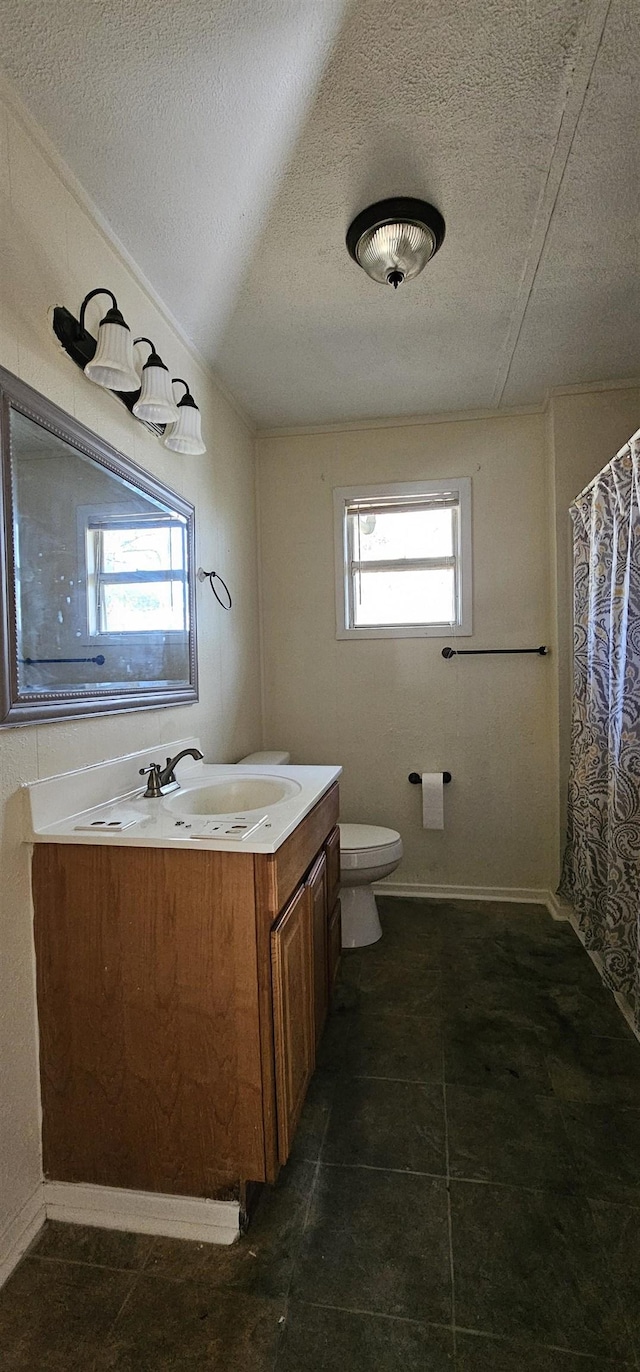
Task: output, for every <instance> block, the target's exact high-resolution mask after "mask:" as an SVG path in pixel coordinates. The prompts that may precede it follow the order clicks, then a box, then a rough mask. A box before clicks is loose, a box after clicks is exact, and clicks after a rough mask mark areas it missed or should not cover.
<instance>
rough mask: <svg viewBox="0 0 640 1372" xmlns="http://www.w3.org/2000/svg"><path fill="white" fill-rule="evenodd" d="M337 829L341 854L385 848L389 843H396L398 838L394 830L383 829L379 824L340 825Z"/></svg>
mask: <svg viewBox="0 0 640 1372" xmlns="http://www.w3.org/2000/svg"><path fill="white" fill-rule="evenodd" d="M338 827H339V829H340V848H341V851H342V852H354V851H356V850H357V851H360V852H361V851H362V850H363V849H366V848H386V847H388V845H389V844H390V843H397V842H398V839H399V838H400V835H399V834H398V833H396V830H395V829H383V828H382V826H381V825H379V824H340V825H339V826H338Z"/></svg>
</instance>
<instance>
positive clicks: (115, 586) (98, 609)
mask: <svg viewBox="0 0 640 1372" xmlns="http://www.w3.org/2000/svg"><path fill="white" fill-rule="evenodd" d="M185 532H186V530H185V524H184V523H183V521H182V520H180V519H175V518H170V517H167V518H163V517H162V516H159V515H150V516H149V515H146V516H145V515H140V516H136V515H133V516H132V515H130V514H129V515H124V516H112V517H109V518H105V519H101V518H100V517H99V516H90V517H89V519H88V520H87V525H86V551H87V601H88V604H87V609H88V619H89V633H90V634H91V635H92V636H93V637H100V636H101V635H104V634H123V633H124V634H148V633H158V632H163V633H185V632H186V630H187V629H188V627H189V624H188V608H187V606H188V602H187V576H186V542H185Z"/></svg>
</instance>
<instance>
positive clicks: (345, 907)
mask: <svg viewBox="0 0 640 1372" xmlns="http://www.w3.org/2000/svg"><path fill="white" fill-rule="evenodd" d="M401 857H402V839H401V838H400V835H399V834H398V833H396V831H395V829H382V828H381V827H380V826H379V825H377V824H341V825H340V885H341V891H340V902H341V905H342V947H343V948H364V947H365V945H366V944H368V943H377V941H378V939H379V938H381V936H382V928H381V925H380V918H379V915H378V907H377V905H376V898H375V896H374V894H373V891H372V889H371V884H372V882H374V881H381V880H382V878H383V877H388V876H389V875H390V874H391V872H395V870H396V867H397V866H398V863H399V861H400V858H401Z"/></svg>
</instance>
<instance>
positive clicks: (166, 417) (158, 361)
mask: <svg viewBox="0 0 640 1372" xmlns="http://www.w3.org/2000/svg"><path fill="white" fill-rule="evenodd" d="M133 342H134V347H135V346H136V344H137V343H148V344H149V347H150V348H151V352H150V353H149V356H148V358H147V360H146V362H145V364H144V366H143V368H142V390H141V391H140V395H139V396H138V399H137V400H136V402H135V404H134V407H133V413H134V415H135V417H136V419H146V420H147V421H148V423H150V424H175V422H176V420H177V418H178V406H177V405H176V402H175V400H174V398H173V391H172V390H171V381H170V378H169V369H168V367H166V366H165V363H164V362H163V361H162V358H161V357H158V354H157V352H156V348H155V343H152V342H151V339H150V338H144V337H143V338H135V339H134V341H133Z"/></svg>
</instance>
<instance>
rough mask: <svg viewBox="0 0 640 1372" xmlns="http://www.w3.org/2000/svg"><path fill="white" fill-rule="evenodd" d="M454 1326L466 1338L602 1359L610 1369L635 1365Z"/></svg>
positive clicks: (571, 1355)
mask: <svg viewBox="0 0 640 1372" xmlns="http://www.w3.org/2000/svg"><path fill="white" fill-rule="evenodd" d="M456 1328H457V1332H458V1333H459V1334H464V1335H466V1336H467V1337H468V1338H473V1339H479V1340H480V1339H486V1340H487V1342H489V1343H498V1344H509V1345H510V1346H511V1347H514V1346H515V1347H517V1348H524V1349H529V1350H531V1349H534V1350H535V1349H540V1350H541V1351H544V1352H545V1353H565V1354H569V1356H570V1357H572V1358H584V1360H585V1362H597V1363H599V1364H602V1362H603V1361H604V1366H605V1367H606V1366H608V1365H610V1366H611V1368H612V1369H617V1368H618V1367H634V1366H636V1364H635V1363H631V1362H629V1360H628V1359H625V1358H615V1357H614V1358H609V1356H608V1354H606V1353H605V1354H601V1353H585V1351H584V1348H565V1347H564V1346H563V1345H562V1344H559V1343H539V1342H538V1341H537V1339H533V1340H527V1339H513V1338H512V1337H511V1335H509V1334H494V1333H493V1332H490V1331H489V1330H486V1329H468V1328H467V1327H466V1325H462V1324H459V1325H457V1326H456Z"/></svg>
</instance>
